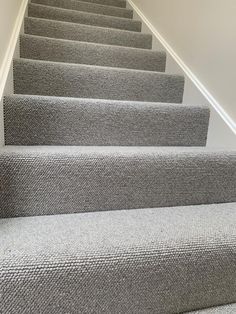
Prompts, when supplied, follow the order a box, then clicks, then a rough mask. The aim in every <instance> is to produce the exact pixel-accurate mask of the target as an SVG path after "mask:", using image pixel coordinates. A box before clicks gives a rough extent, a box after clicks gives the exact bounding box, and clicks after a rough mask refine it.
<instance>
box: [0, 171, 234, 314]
mask: <svg viewBox="0 0 236 314" xmlns="http://www.w3.org/2000/svg"><path fill="white" fill-rule="evenodd" d="M232 169H233V168H232ZM59 170H60V169H59ZM52 188H53V187H52ZM186 191H188V189H187V190H186ZM189 193H191V191H189ZM41 209H42V210H43V206H42V207H41ZM235 223H236V204H235V203H231V204H218V205H209V206H203V205H201V206H189V207H174V208H159V209H157V208H155V209H137V210H130V211H126V210H123V211H113V212H112V211H108V212H99V213H87V214H77V215H76V214H74V215H58V216H44V217H28V218H15V219H3V220H1V228H0V241H1V245H0V263H1V270H0V276H1V283H0V289H1V290H2V291H3V293H2V296H1V298H2V311H3V312H2V313H4V314H6V313H11V314H18V313H50V314H52V313H106V314H110V313H116V314H118V313H139V314H143V313H156V314H169V313H183V312H186V311H191V310H194V309H196V308H204V307H210V306H217V305H219V304H225V303H230V302H234V301H235V298H236V267H235V266H236V264H235V250H236V228H235ZM234 309H235V306H234ZM203 313H204V312H203ZM208 313H209V312H208ZM210 313H211V312H210ZM213 313H224V314H225V313H233V312H229V311H228V310H227V311H226V312H213Z"/></svg>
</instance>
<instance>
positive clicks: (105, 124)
mask: <svg viewBox="0 0 236 314" xmlns="http://www.w3.org/2000/svg"><path fill="white" fill-rule="evenodd" d="M132 17H133V11H132V10H130V9H127V8H126V1H124V0H82V1H79V0H32V1H31V2H30V4H29V12H28V17H26V18H25V23H24V34H22V35H20V38H19V39H20V57H19V58H18V59H16V60H14V61H13V76H14V93H15V94H13V95H8V96H6V97H5V98H4V132H5V144H6V146H5V147H2V148H1V149H0V173H1V177H0V278H1V279H0V313H1V314H77V313H88V314H90V313H91V314H92V313H93V314H102V313H105V314H110V313H117V314H118V313H119V314H121V313H124V314H126V313H127V314H138V313H140V314H151V313H153V314H154V313H155V314H179V313H196V314H197V313H199V314H200V313H203V314H211V313H212V314H216V313H217V314H218V313H223V314H232V313H235V312H236V308H235V302H236V263H235V260H236V228H235V225H236V151H232V150H225V149H223V148H221V149H219V148H218V149H217V148H215V149H213V148H206V147H205V145H206V143H207V132H208V126H209V117H210V110H209V108H208V107H207V106H206V105H205V104H198V105H192V104H182V100H183V96H184V82H185V79H184V76H183V75H179V74H173V73H166V72H165V70H166V61H167V54H166V52H164V51H158V50H157V51H156V50H152V35H151V34H146V33H141V26H142V25H141V22H140V21H135V20H133V19H132ZM231 303H232V305H231Z"/></svg>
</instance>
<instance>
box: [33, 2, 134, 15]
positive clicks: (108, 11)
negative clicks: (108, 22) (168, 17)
mask: <svg viewBox="0 0 236 314" xmlns="http://www.w3.org/2000/svg"><path fill="white" fill-rule="evenodd" d="M31 2H32V3H37V4H43V5H48V6H53V7H59V8H63V9H70V10H78V11H83V12H91V13H97V14H104V15H110V16H118V17H124V18H130V19H132V17H133V11H132V10H130V9H125V8H117V7H112V6H107V5H99V4H93V3H89V2H83V1H78V0H31Z"/></svg>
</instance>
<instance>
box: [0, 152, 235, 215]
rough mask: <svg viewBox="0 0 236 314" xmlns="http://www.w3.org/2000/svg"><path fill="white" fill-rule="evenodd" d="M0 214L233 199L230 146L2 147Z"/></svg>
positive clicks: (42, 212) (135, 206)
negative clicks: (208, 147) (224, 149)
mask: <svg viewBox="0 0 236 314" xmlns="http://www.w3.org/2000/svg"><path fill="white" fill-rule="evenodd" d="M0 173H1V175H2V177H3V178H4V181H2V183H1V199H0V208H1V215H2V216H3V217H10V216H29V215H46V214H59V213H73V212H85V211H97V210H100V209H103V210H112V209H113V210H118V209H129V208H147V207H161V206H180V205H193V204H208V203H224V202H235V201H236V151H235V152H233V151H229V152H225V151H219V150H212V149H203V148H178V147H174V148H172V147H171V148H160V147H159V148H158V147H121V146H118V147H104V146H102V147H96V146H91V147H89V146H77V147H76V146H66V147H63V146H44V147H43V146H41V147H40V146H36V147H31V146H29V147H27V146H21V147H14V146H10V147H9V146H8V147H5V148H3V149H2V150H1V153H0Z"/></svg>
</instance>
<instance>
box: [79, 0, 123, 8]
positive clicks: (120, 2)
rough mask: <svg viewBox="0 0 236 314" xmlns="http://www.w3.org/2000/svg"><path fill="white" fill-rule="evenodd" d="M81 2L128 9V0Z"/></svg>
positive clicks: (91, 0) (86, 0)
mask: <svg viewBox="0 0 236 314" xmlns="http://www.w3.org/2000/svg"><path fill="white" fill-rule="evenodd" d="M81 1H85V2H91V3H97V4H103V5H111V6H115V7H121V8H125V7H126V0H81Z"/></svg>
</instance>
